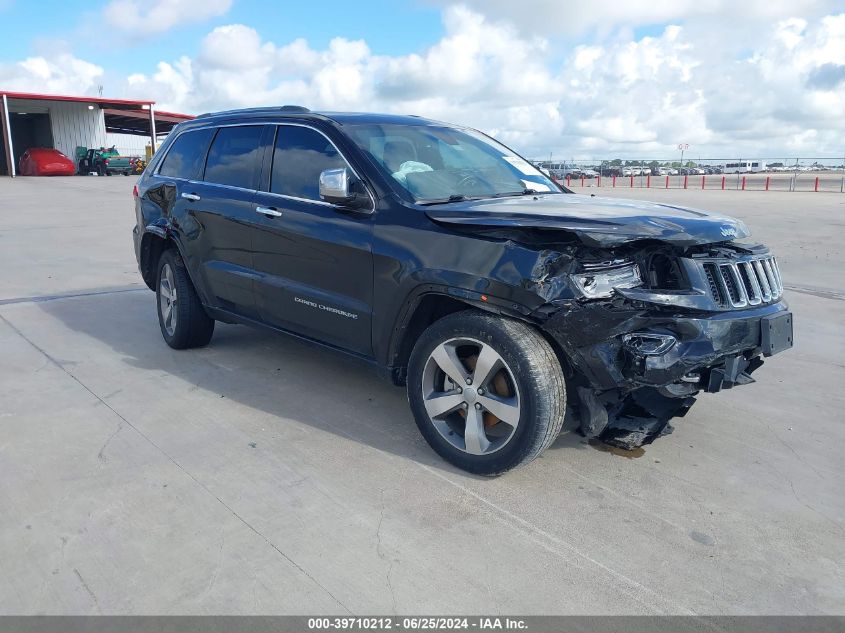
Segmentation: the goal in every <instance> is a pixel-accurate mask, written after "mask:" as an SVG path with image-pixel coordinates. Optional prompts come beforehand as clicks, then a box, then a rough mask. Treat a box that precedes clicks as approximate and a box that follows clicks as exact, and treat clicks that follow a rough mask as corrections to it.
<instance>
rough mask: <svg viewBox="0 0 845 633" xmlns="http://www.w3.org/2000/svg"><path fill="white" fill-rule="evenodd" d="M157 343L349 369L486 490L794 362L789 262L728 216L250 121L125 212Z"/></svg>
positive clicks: (480, 156) (487, 155) (446, 140)
mask: <svg viewBox="0 0 845 633" xmlns="http://www.w3.org/2000/svg"><path fill="white" fill-rule="evenodd" d="M134 195H135V213H136V218H137V225H136V226H135V229H134V239H135V252H136V256H137V259H138V264H139V268H140V272H141V275H142V276H143V278H144V281H145V282H146V284H147V285H148V286H149V287H150V288H151V289H152V290H154V291H155V292H156V298H157V306H158V318H159V324H160V326H161V333H162V336H163V337H164V340H165V341H166V342H167V344H168V345H170V346H171V347H173V348H176V349H185V348H191V347H198V346H203V345H206V344H207V343H208V342H209V341H210V339H211V336H212V333H213V331H214V323H215V321H223V322H226V323H243V324H247V325H255V326H261V327H265V328H269V329H271V330H277V331H281V332H286V333H289V334H293V335H295V336H298V337H301V338H304V339H308V340H310V341H313V342H317V343H320V344H322V345H325V346H328V347H331V348H334V349H337V350H341V351H343V352H345V353H348V354H352V355H355V356H358V357H360V358H362V359H365V360H366V361H368V362H370V363H373V364H374V365H376V366H377V367H379V368H380V369H382V370H383V372H384V374H385V375H386V376H389V377H390V378H391V379H392V380H393V381H394V382H395V383H396V384H397V385H403V384H404V385H406V386H407V392H408V401H409V402H410V407H411V410H412V412H413V415H414V418H415V419H416V423H417V425H418V426H419V429H420V431H421V432H422V434H423V436H424V437H425V439H426V440H427V441H428V442H429V444H430V445H431V446H432V448H433V449H434V450H435V451H437V453H439V454H440V455H441V456H442V457H443V458H445V459H446V460H448V461H450V462H452V463H453V464H456V465H457V466H459V467H461V468H464V469H466V470H468V471H471V472H474V473H483V474H495V473H500V472H503V471H506V470H508V469H510V468H513V467H515V466H517V465H519V464H522V463H525V462H527V461H529V460H531V459H533V458H535V457H537V456H538V455H539V454H540V453H541V452H542V451H543V450H544V449H545V448H547V447H548V446H549V445H550V444H551V443H552V441H554V439H555V437H556V436H557V435H558V434H559V433H560V431H561V429H562V427H563V425H564V420H565V419H566V420H568V421H569V423H568V424H567V428H569V426H570V423H571V426H572V427H573V428H578V429H579V430H580V432H581V433H582V434H584V435H585V436H587V437H599V438H601V439H602V440H604V441H605V442H609V443H612V444H616V445H618V446H621V447H623V448H628V449H630V448H633V447H636V446H639V445H640V444H643V443H647V442H650V441H652V440H653V439H654V438H655V437H658V436H659V435H661V434H665V433H667V432H669V431H670V430H671V428H672V427H671V426H670V424H669V420H670V419H671V418H673V417H676V416H681V415H683V414H685V413H686V412H687V410H688V409H689V408H690V406H692V404H693V402H694V399H695V395H696V394H697V393H699V392H702V391H704V392H716V391H719V390H721V389H727V388H731V387H733V386H735V385H743V384H746V383H749V382H752V381H753V379H752V378H751V373H752V372H753V371H755V370H756V369H757V368H758V367H759V366H760V365H761V364H762V362H763V360H762V357H764V356H770V355H772V354H775V353H777V352H779V351H782V350H784V349H786V348H788V347H791V345H792V318H791V314H790V313H789V312H788V311H787V306H786V304H785V303H784V302H783V300H782V293H783V284H782V281H781V275H780V271H779V268H778V263H777V261H776V260H775V258H774V257H773V256H772V254H771V253H770V252H769V251H768V250H767V249H766V248H765V247H764V246H760V245H755V244H752V243H750V242H748V241H746V240H745V238H747V237H748V235H749V232H748V229H747V228H746V227H745V225H744V224H743V223H742V222H740V221H738V220H735V219H732V218H729V217H724V216H719V215H715V214H710V213H704V212H701V211H696V210H692V209H687V208H682V207H676V206H671V205H665V204H653V203H649V202H638V201H626V200H615V199H607V198H599V197H593V196H583V195H574V194H573V193H572V192H571V191H569V190H567V189H566V188H563V187H560V186H559V185H558V184H556V183H555V182H553V181H552V180H550V179H548V178H547V177H546V176H545V175H544V174H543V173H542V172H541V171H539V170H538V169H537V168H535V167H534V166H532V165H531V164H530V163H529V162H527V161H526V160H525V159H523V158H522V157H520V156H519V155H518V154H516V153H515V152H513V151H512V150H510V149H508V148H507V147H505V146H504V145H501V144H500V143H498V142H496V141H495V140H493V139H492V138H490V137H488V136H486V135H484V134H482V133H480V132H478V131H475V130H472V129H467V128H463V127H458V126H454V125H448V124H445V123H440V122H436V121H429V120H426V119H422V118H418V117H414V116H393V115H377V114H348V113H322V114H317V113H312V112H310V111H308V110H307V109H305V108H302V107H297V106H284V107H277V108H259V109H250V110H236V111H229V112H220V113H216V114H209V115H203V116H200V117H198V118H197V119H196V120H194V121H191V122H187V123H182V124H180V125H179V126H177V127H176V128H175V129H174V131H173V133H172V134H170V135H169V136H168V138H167V140H166V141H165V143H164V145H163V147H162V148H161V150H160V151H159V152H158V153H157V154H156V155H155V157H154V159H153V160H152V161H150V164H149V165H148V166H147V168H146V170H145V171H144V173H143V175H142V176H141V178H140V180H139V181H138V184H137V186H136V188H135V191H134Z"/></svg>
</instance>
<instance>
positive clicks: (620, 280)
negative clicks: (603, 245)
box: [572, 264, 643, 299]
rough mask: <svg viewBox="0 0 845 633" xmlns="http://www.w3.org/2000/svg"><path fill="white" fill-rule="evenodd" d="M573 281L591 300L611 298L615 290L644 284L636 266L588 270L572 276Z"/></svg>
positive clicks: (625, 265) (628, 265) (627, 265)
mask: <svg viewBox="0 0 845 633" xmlns="http://www.w3.org/2000/svg"><path fill="white" fill-rule="evenodd" d="M585 268H587V267H586V266H585ZM590 268H592V267H590ZM572 280H573V281H574V282H575V285H576V286H578V289H579V290H580V291H581V292H582V293H584V296H585V297H589V298H590V299H600V298H604V297H609V296H611V295H612V294H613V289H614V288H636V287H637V286H640V285H642V283H643V278H642V275H641V274H640V267H639V266H637V265H636V264H624V265H621V266H619V265H617V266H613V267H612V268H594V269H589V268H588V269H587V270H584V271H583V272H580V273H575V274H574V275H572Z"/></svg>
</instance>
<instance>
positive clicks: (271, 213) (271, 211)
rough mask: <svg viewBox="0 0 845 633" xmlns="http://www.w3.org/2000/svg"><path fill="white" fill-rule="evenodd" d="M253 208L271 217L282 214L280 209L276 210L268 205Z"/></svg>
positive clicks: (277, 216)
mask: <svg viewBox="0 0 845 633" xmlns="http://www.w3.org/2000/svg"><path fill="white" fill-rule="evenodd" d="M255 210H256V212H257V213H260V214H261V215H269V216H270V217H273V218H279V217H281V216H282V212H281V211H276V210H275V209H271V208H270V207H255Z"/></svg>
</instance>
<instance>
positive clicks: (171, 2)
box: [103, 0, 232, 35]
mask: <svg viewBox="0 0 845 633" xmlns="http://www.w3.org/2000/svg"><path fill="white" fill-rule="evenodd" d="M231 6H232V0H150V1H148V2H146V3H143V2H136V1H135V0H112V1H111V2H109V3H108V4H107V5H106V8H105V10H104V12H103V16H104V17H105V20H106V23H107V24H108V25H109V26H111V27H113V28H115V29H118V30H120V31H124V32H127V33H132V34H137V35H155V34H159V33H164V32H165V31H169V30H170V29H172V28H173V27H175V26H178V25H180V24H185V23H191V22H202V21H203V20H207V19H208V18H213V17H217V16H219V15H223V14H225V13H226V12H227V11H228V10H229V9H230V8H231Z"/></svg>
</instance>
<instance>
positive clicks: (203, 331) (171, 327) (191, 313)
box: [156, 248, 214, 349]
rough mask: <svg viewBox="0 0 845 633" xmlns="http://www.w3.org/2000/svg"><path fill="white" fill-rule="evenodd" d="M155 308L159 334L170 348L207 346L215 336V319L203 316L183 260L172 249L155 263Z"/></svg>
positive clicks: (203, 312)
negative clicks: (156, 264) (156, 271)
mask: <svg viewBox="0 0 845 633" xmlns="http://www.w3.org/2000/svg"><path fill="white" fill-rule="evenodd" d="M174 289H175V295H174V292H173V290H174ZM156 306H157V311H158V324H159V327H160V328H161V335H162V336H163V337H164V341H165V342H166V343H167V344H168V345H169V346H170V347H172V348H173V349H189V348H192V347H204V346H206V345H208V342H209V341H210V340H211V336H212V335H213V334H214V319H212V318H211V317H209V316H208V314H206V312H205V308H203V306H202V302H200V298H199V297H198V296H197V292H196V290H194V285H193V284H192V283H191V279H190V278H189V277H188V271H187V270H185V266H184V264H183V263H182V258H181V257H180V256H179V253H178V252H177V251H176V250H174V249H172V248H171V249H168V250H166V251H164V253H162V255H161V258H160V259H159V262H158V275H157V277H156ZM168 308H169V310H168ZM174 320H175V322H174Z"/></svg>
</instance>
